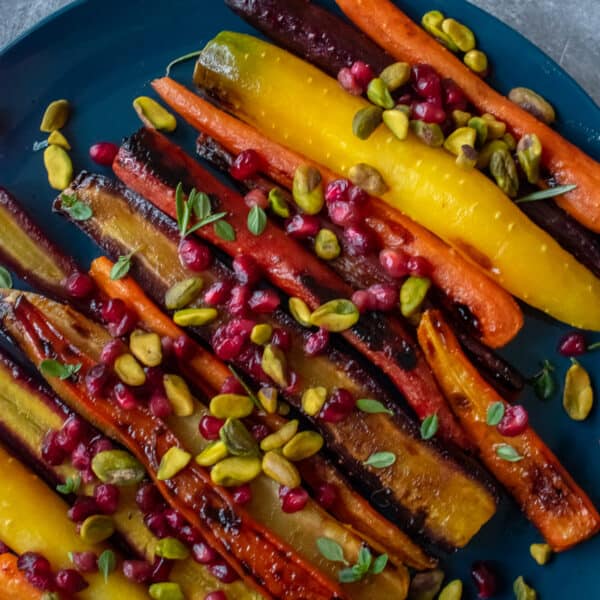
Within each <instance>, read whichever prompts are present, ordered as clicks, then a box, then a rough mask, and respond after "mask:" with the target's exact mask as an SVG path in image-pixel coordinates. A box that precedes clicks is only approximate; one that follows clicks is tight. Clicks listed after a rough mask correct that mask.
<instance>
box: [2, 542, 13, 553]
mask: <svg viewBox="0 0 600 600" xmlns="http://www.w3.org/2000/svg"><path fill="white" fill-rule="evenodd" d="M0 554H13V552H12V550H11V549H10V548H9V547H8V546H7V545H6V544H5V543H4V542H0Z"/></svg>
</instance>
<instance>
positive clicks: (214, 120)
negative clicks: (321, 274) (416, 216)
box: [152, 77, 523, 348]
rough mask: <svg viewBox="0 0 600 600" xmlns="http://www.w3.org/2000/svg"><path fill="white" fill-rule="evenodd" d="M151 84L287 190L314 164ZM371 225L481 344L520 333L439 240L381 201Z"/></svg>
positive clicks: (505, 304) (517, 321) (189, 95)
mask: <svg viewBox="0 0 600 600" xmlns="http://www.w3.org/2000/svg"><path fill="white" fill-rule="evenodd" d="M152 85H153V87H154V89H155V90H156V91H157V92H158V94H159V95H160V96H161V97H162V99H163V100H164V101H165V102H166V103H167V104H169V105H170V106H171V108H173V109H174V110H176V111H177V112H178V113H179V114H181V116H182V117H183V118H184V119H185V120H186V121H187V122H188V123H190V125H192V126H193V127H194V128H196V129H197V130H199V131H203V132H205V133H207V134H208V135H210V136H211V137H213V138H214V139H216V140H217V141H218V142H219V143H220V144H222V145H223V146H224V147H226V148H227V150H229V151H230V152H233V153H235V154H239V153H240V152H241V151H243V150H246V149H248V148H252V149H254V150H256V151H258V152H259V153H260V154H261V156H262V157H263V158H264V159H265V162H266V163H267V165H268V175H270V176H271V177H272V178H273V179H274V180H276V181H277V182H278V183H280V184H282V185H285V186H289V185H290V182H291V180H292V178H293V176H294V172H295V170H296V168H297V167H298V166H299V165H301V164H309V163H311V161H310V160H308V159H306V158H304V157H303V156H301V155H299V154H296V153H295V152H293V151H291V150H288V149H287V148H285V147H283V146H281V145H279V144H278V143H276V142H273V141H271V140H269V139H268V138H266V137H265V136H263V135H262V134H261V133H259V132H258V131H257V130H256V129H254V128H253V127H251V126H249V125H246V124H245V123H243V122H242V121H239V120H238V119H236V118H235V117H232V116H230V115H228V114H226V113H225V112H223V111H221V110H219V109H217V108H215V107H214V106H213V105H212V104H209V103H208V102H206V101H205V100H203V99H202V98H199V97H198V96H197V95H196V94H194V93H193V92H191V91H189V90H188V89H187V88H185V87H183V86H182V85H180V84H179V83H177V82H175V81H173V80H172V79H169V78H166V77H165V78H163V79H157V80H155V81H154V82H153V84H152ZM314 166H315V167H316V168H318V169H319V170H320V172H321V174H322V176H323V179H324V181H325V183H328V182H329V181H332V180H334V179H336V175H335V174H334V173H332V172H331V171H328V170H327V169H325V168H323V167H322V166H320V165H316V164H314ZM366 222H367V224H368V225H369V226H370V227H371V228H372V229H373V230H374V231H375V232H376V233H377V235H378V236H379V237H380V239H381V241H382V243H383V244H384V245H385V246H388V247H397V246H402V250H404V251H405V252H407V253H409V254H413V255H416V256H423V257H425V258H426V259H427V260H428V261H429V262H430V263H431V264H432V265H433V266H434V269H433V275H432V279H433V281H434V283H435V285H436V286H438V287H439V288H440V289H442V290H443V291H444V292H445V293H446V294H447V295H448V296H449V297H450V298H451V299H452V300H453V301H455V302H457V303H460V304H464V305H466V306H468V307H469V310H470V311H471V312H472V313H473V315H475V317H476V318H477V320H478V322H479V326H480V330H481V334H482V341H483V342H484V343H486V344H487V345H488V346H490V347H492V348H497V347H501V346H504V345H505V344H507V343H508V342H509V341H510V340H511V339H512V338H513V337H514V336H515V335H516V334H517V332H518V331H519V330H520V328H521V327H522V325H523V315H522V313H521V310H520V309H519V306H518V305H517V303H516V302H515V301H514V299H513V298H512V297H511V295H510V294H508V293H507V292H506V291H504V290H503V289H502V288H501V287H500V286H498V285H497V284H496V283H494V282H493V281H492V280H491V279H489V278H488V277H487V276H486V275H484V274H483V273H482V272H481V271H480V270H479V269H478V268H477V267H475V266H473V265H472V264H470V263H469V262H468V261H467V260H465V259H464V258H463V257H462V256H461V255H460V254H458V253H457V252H455V251H454V250H452V249H451V248H450V247H449V246H448V245H447V244H446V243H445V242H443V241H442V240H440V239H439V238H438V237H437V236H435V235H433V234H432V233H430V232H429V231H427V230H426V229H425V228H424V227H422V226H420V225H418V224H417V223H415V222H414V221H412V220H411V219H409V218H408V217H405V216H404V215H402V214H401V213H398V212H396V211H394V210H393V209H390V208H389V207H388V206H387V205H386V204H384V203H383V202H381V201H380V200H378V199H376V198H373V199H372V201H371V203H370V204H369V214H368V216H367V217H366Z"/></svg>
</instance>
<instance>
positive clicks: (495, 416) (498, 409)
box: [485, 402, 505, 427]
mask: <svg viewBox="0 0 600 600" xmlns="http://www.w3.org/2000/svg"><path fill="white" fill-rule="evenodd" d="M504 411H505V408H504V403H503V402H494V403H493V404H490V405H489V406H488V409H487V416H486V419H485V422H486V423H487V424H488V425H490V426H492V427H495V426H496V425H498V423H500V421H502V417H504Z"/></svg>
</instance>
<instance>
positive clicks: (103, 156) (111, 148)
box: [90, 142, 119, 167]
mask: <svg viewBox="0 0 600 600" xmlns="http://www.w3.org/2000/svg"><path fill="white" fill-rule="evenodd" d="M118 152H119V146H117V145H116V144H113V143H112V142H98V143H97V144H94V145H93V146H91V147H90V158H91V159H92V160H93V161H94V162H95V163H97V164H99V165H103V166H105V167H110V166H111V165H112V163H113V160H115V156H117V153H118Z"/></svg>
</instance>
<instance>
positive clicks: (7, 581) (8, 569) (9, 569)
mask: <svg viewBox="0 0 600 600" xmlns="http://www.w3.org/2000/svg"><path fill="white" fill-rule="evenodd" d="M0 589H1V590H2V598H3V599H4V600H42V599H43V595H44V592H42V591H40V590H38V589H37V588H35V587H33V586H32V585H31V584H30V583H29V582H28V581H27V579H26V578H25V573H24V572H23V571H19V569H18V568H17V557H16V556H15V555H14V554H10V553H9V552H6V553H5V554H0Z"/></svg>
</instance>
